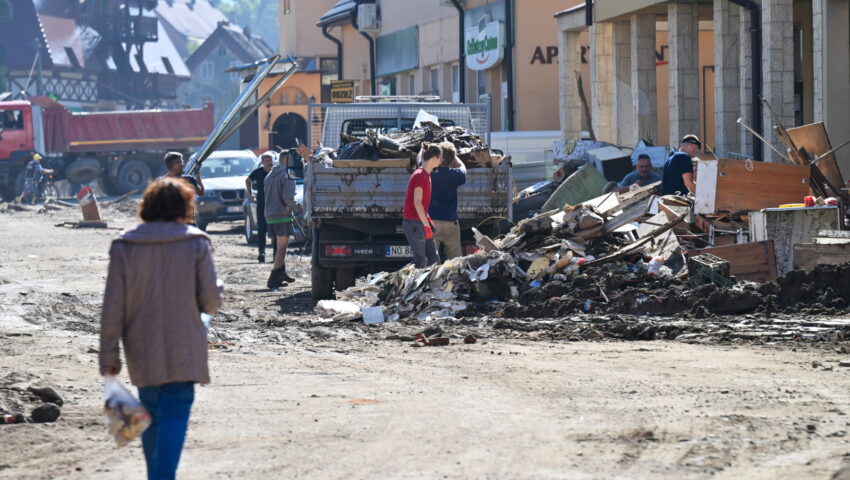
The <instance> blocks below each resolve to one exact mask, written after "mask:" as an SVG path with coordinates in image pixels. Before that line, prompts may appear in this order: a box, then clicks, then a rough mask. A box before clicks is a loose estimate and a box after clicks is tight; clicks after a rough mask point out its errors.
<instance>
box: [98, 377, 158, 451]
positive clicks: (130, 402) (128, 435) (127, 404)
mask: <svg viewBox="0 0 850 480" xmlns="http://www.w3.org/2000/svg"><path fill="white" fill-rule="evenodd" d="M103 398H104V400H105V402H104V405H103V413H105V414H106V428H107V431H108V432H109V434H110V435H112V436H113V437H114V438H115V443H116V444H117V445H118V446H119V447H123V446H125V445H127V444H128V443H130V442H131V441H132V440H133V439H135V438H136V437H138V436H139V435H141V434H142V432H144V431H145V430H146V429H147V428H148V426H149V425H150V424H151V416H150V414H149V413H148V411H147V410H145V407H144V406H142V403H141V402H139V400H137V399H136V397H134V396H133V394H132V393H130V391H129V390H127V388H126V387H125V386H124V384H123V383H121V381H120V380H118V379H117V378H115V377H114V376H112V375H107V376H105V377H104V379H103Z"/></svg>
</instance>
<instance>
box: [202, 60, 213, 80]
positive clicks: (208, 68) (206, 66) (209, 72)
mask: <svg viewBox="0 0 850 480" xmlns="http://www.w3.org/2000/svg"><path fill="white" fill-rule="evenodd" d="M214 71H215V66H214V65H213V62H210V61H206V62H204V63H202V64H201V78H202V79H203V80H212V79H213V76H214V75H215V73H214Z"/></svg>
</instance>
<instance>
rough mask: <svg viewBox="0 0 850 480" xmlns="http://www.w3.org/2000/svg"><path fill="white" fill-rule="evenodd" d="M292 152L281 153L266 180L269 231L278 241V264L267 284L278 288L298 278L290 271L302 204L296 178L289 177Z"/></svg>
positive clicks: (276, 256)
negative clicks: (289, 253)
mask: <svg viewBox="0 0 850 480" xmlns="http://www.w3.org/2000/svg"><path fill="white" fill-rule="evenodd" d="M290 157H291V154H290V153H289V152H286V153H284V154H283V155H280V157H279V162H278V164H277V165H275V166H274V168H272V169H271V171H270V172H269V174H268V175H267V176H266V179H265V180H264V189H265V191H266V202H265V211H264V214H265V217H266V222H267V223H268V225H269V231H270V232H271V234H272V238H273V241H274V242H275V248H276V251H275V255H274V267H272V272H271V274H270V275H269V279H268V281H267V282H266V285H267V286H268V287H269V288H278V287H280V286H282V285H283V283H284V282H287V283H292V282H294V281H295V279H294V278H292V277H290V276H289V275H287V273H286V247H288V246H289V237H290V236H291V235H292V234H293V233H294V232H295V230H294V229H293V227H292V216H293V215H295V214H297V213H298V212H300V211H301V206H300V205H298V204H297V203H296V202H295V180H294V179H292V178H290V176H289V168H288V165H287V164H288V160H289V159H290Z"/></svg>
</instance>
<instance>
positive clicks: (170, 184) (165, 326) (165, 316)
mask: <svg viewBox="0 0 850 480" xmlns="http://www.w3.org/2000/svg"><path fill="white" fill-rule="evenodd" d="M194 210H195V192H194V191H193V190H192V188H191V187H190V186H189V185H188V184H187V183H186V182H184V181H182V180H180V179H172V178H160V179H157V180H155V181H153V182H152V183H151V184H150V185H149V186H148V188H147V190H145V193H144V196H143V197H142V203H141V205H140V206H139V216H140V217H141V220H142V222H143V223H141V224H139V225H137V226H136V227H135V228H132V229H130V230H127V231H124V232H122V233H121V235H120V236H119V237H118V238H117V239H115V240H114V241H113V242H112V247H111V248H110V250H109V257H110V258H109V273H108V276H107V279H106V293H105V294H104V298H103V312H102V314H101V323H100V373H101V375H117V374H118V372H119V371H120V370H121V361H120V359H119V347H118V340H119V339H121V343H122V344H123V345H124V356H125V357H126V359H127V370H128V371H129V373H130V381H131V382H132V383H133V385H136V386H137V387H138V388H139V400H141V402H142V404H143V405H144V406H145V408H146V409H147V410H148V412H149V413H150V414H151V424H150V427H148V429H147V430H146V431H145V432H144V433H143V434H142V447H143V449H144V453H145V462H146V463H147V467H148V480H166V479H169V480H170V479H174V477H175V474H176V472H177V464H178V463H179V461H180V452H181V450H182V449H183V441H184V439H185V438H186V428H187V426H188V423H189V411H190V409H191V408H192V402H193V401H194V399H195V390H194V387H195V383H209V381H210V377H209V369H208V366H207V338H206V330H205V327H204V324H203V322H202V321H201V312H204V313H208V314H213V313H215V312H216V311H218V309H219V308H220V307H221V291H222V288H223V287H222V284H221V282H220V281H218V279H217V278H216V272H215V266H214V265H213V260H212V247H211V244H210V239H209V237H207V235H206V234H205V233H204V232H202V231H200V230H198V229H197V228H195V227H192V226H189V225H187V224H188V223H190V222H192V219H193V218H194V217H195V215H194Z"/></svg>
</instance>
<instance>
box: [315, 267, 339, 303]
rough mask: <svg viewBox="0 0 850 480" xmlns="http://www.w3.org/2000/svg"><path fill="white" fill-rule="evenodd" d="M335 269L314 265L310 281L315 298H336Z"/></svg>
mask: <svg viewBox="0 0 850 480" xmlns="http://www.w3.org/2000/svg"><path fill="white" fill-rule="evenodd" d="M332 280H333V270H328V269H327V268H323V267H320V266H318V265H313V268H312V269H311V271H310V283H311V284H312V285H311V290H312V293H313V300H327V299H331V298H334V286H333V281H332Z"/></svg>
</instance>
